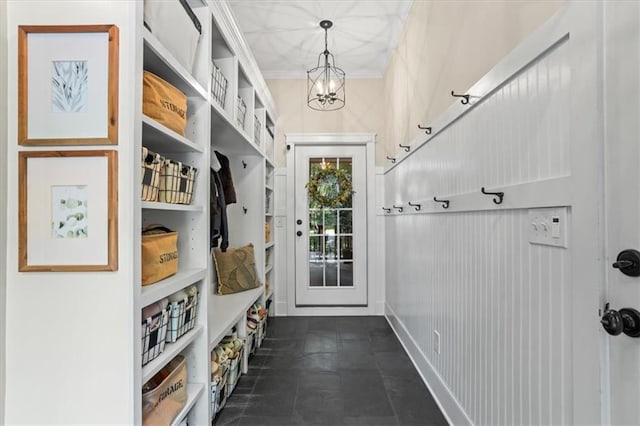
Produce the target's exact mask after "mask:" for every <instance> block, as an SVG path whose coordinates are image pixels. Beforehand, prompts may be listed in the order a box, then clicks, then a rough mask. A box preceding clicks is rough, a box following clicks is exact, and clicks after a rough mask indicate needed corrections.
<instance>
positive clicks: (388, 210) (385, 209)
mask: <svg viewBox="0 0 640 426" xmlns="http://www.w3.org/2000/svg"><path fill="white" fill-rule="evenodd" d="M382 210H384V212H385V213H391V209H388V208H386V207H383V208H382Z"/></svg>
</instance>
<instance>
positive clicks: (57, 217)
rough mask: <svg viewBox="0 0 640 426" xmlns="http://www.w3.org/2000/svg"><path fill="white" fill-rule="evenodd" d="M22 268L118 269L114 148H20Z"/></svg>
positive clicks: (45, 270) (19, 252)
mask: <svg viewBox="0 0 640 426" xmlns="http://www.w3.org/2000/svg"><path fill="white" fill-rule="evenodd" d="M18 174H19V194H18V205H19V206H18V209H19V211H18V218H19V225H18V269H19V270H20V271H23V272H29V271H39V272H62V271H116V270H117V269H118V241H117V238H118V216H117V215H118V186H117V180H118V157H117V152H116V151H113V150H103V151H29V152H20V153H19V161H18Z"/></svg>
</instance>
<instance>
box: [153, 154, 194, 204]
mask: <svg viewBox="0 0 640 426" xmlns="http://www.w3.org/2000/svg"><path fill="white" fill-rule="evenodd" d="M196 173H197V170H196V168H195V167H191V166H188V165H185V164H182V163H180V162H179V161H178V162H176V161H173V160H169V159H165V160H164V164H163V166H162V172H161V174H160V191H159V194H160V196H159V199H160V201H162V202H163V203H172V204H191V199H192V195H193V183H194V181H195V179H196Z"/></svg>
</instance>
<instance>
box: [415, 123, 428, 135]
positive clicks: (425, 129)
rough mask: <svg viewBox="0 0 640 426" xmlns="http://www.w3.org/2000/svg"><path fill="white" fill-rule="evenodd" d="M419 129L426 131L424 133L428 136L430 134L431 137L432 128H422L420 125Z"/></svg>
mask: <svg viewBox="0 0 640 426" xmlns="http://www.w3.org/2000/svg"><path fill="white" fill-rule="evenodd" d="M418 129H422V130H424V132H425V133H426V134H428V135H430V134H431V126H428V127H422V126H421V125H419V124H418Z"/></svg>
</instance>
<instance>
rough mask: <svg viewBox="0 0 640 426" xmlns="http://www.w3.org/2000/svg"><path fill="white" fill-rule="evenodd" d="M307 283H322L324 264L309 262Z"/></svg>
mask: <svg viewBox="0 0 640 426" xmlns="http://www.w3.org/2000/svg"><path fill="white" fill-rule="evenodd" d="M309 285H310V286H311V287H322V286H323V285H324V264H323V263H322V262H309Z"/></svg>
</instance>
